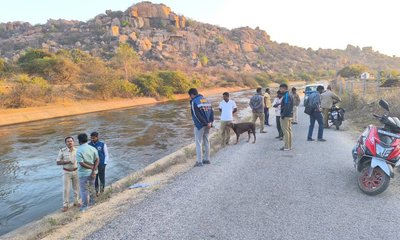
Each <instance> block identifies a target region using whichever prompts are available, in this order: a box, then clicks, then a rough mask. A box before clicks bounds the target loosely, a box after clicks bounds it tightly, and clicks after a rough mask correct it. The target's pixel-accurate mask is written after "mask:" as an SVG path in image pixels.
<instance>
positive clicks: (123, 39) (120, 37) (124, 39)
mask: <svg viewBox="0 0 400 240" xmlns="http://www.w3.org/2000/svg"><path fill="white" fill-rule="evenodd" d="M128 39H129V37H128V36H127V35H120V36H119V42H120V43H126V41H128Z"/></svg>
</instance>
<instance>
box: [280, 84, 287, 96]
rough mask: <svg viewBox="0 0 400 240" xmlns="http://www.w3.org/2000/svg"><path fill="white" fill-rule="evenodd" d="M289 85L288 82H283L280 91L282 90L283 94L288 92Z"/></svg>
mask: <svg viewBox="0 0 400 240" xmlns="http://www.w3.org/2000/svg"><path fill="white" fill-rule="evenodd" d="M288 88H289V87H288V85H287V84H286V83H282V84H281V85H279V91H281V93H282V94H284V93H286V92H287V91H288Z"/></svg>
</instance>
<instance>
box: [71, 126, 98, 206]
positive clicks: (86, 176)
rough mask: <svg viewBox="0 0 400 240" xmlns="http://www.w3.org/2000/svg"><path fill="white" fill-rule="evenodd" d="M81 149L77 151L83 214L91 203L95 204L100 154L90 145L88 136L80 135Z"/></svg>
mask: <svg viewBox="0 0 400 240" xmlns="http://www.w3.org/2000/svg"><path fill="white" fill-rule="evenodd" d="M78 140H79V145H80V146H79V147H78V149H77V151H76V161H77V163H78V176H79V185H80V189H81V198H82V207H81V209H80V211H81V212H84V211H86V210H87V209H88V207H89V203H90V204H91V205H93V204H94V197H95V196H94V193H95V191H94V179H95V177H96V174H97V166H98V165H99V154H98V153H97V150H96V149H95V148H94V147H92V146H90V145H89V144H88V135H87V134H86V133H82V134H79V135H78Z"/></svg>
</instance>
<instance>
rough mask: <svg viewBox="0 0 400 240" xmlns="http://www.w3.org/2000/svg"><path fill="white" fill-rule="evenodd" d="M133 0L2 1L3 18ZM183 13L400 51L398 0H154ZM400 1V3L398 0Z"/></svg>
mask: <svg viewBox="0 0 400 240" xmlns="http://www.w3.org/2000/svg"><path fill="white" fill-rule="evenodd" d="M137 2H139V1H133V0H112V1H111V0H0V6H1V8H0V22H9V21H26V22H30V23H32V24H36V23H45V22H46V21H47V20H48V19H50V18H52V19H59V18H63V19H74V20H81V21H86V20H89V19H91V18H93V17H94V16H96V15H98V14H100V13H104V12H105V10H107V9H111V10H122V11H125V10H126V9H127V8H128V7H129V6H131V5H132V4H134V3H137ZM152 2H153V3H164V4H166V5H168V6H169V7H171V8H172V10H173V11H174V12H176V13H178V14H182V15H185V16H186V17H189V18H192V19H195V20H197V21H200V22H206V23H210V24H215V25H219V26H221V27H226V28H229V29H232V28H237V27H242V26H249V27H252V28H255V27H257V26H258V27H260V28H261V29H263V30H265V31H266V32H267V33H268V34H269V35H270V36H271V39H272V40H274V41H277V42H279V43H289V44H291V45H296V46H300V47H304V48H308V47H311V48H313V49H318V48H338V49H344V48H346V46H347V44H352V45H355V46H360V47H365V46H372V47H373V49H374V50H377V51H379V52H381V53H385V54H387V55H390V56H392V55H396V56H400V46H399V43H400V41H399V40H400V32H399V31H398V24H397V23H399V22H400V20H399V17H398V15H399V13H400V8H399V7H400V1H397V0H196V1H194V0H160V1H158V0H154V1H152ZM397 2H398V3H397Z"/></svg>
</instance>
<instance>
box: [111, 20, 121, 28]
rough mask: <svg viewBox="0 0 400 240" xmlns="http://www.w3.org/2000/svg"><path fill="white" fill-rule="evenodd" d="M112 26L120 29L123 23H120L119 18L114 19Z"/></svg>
mask: <svg viewBox="0 0 400 240" xmlns="http://www.w3.org/2000/svg"><path fill="white" fill-rule="evenodd" d="M111 26H118V27H120V26H121V22H120V21H119V19H118V18H114V19H113V20H112V22H111Z"/></svg>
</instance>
